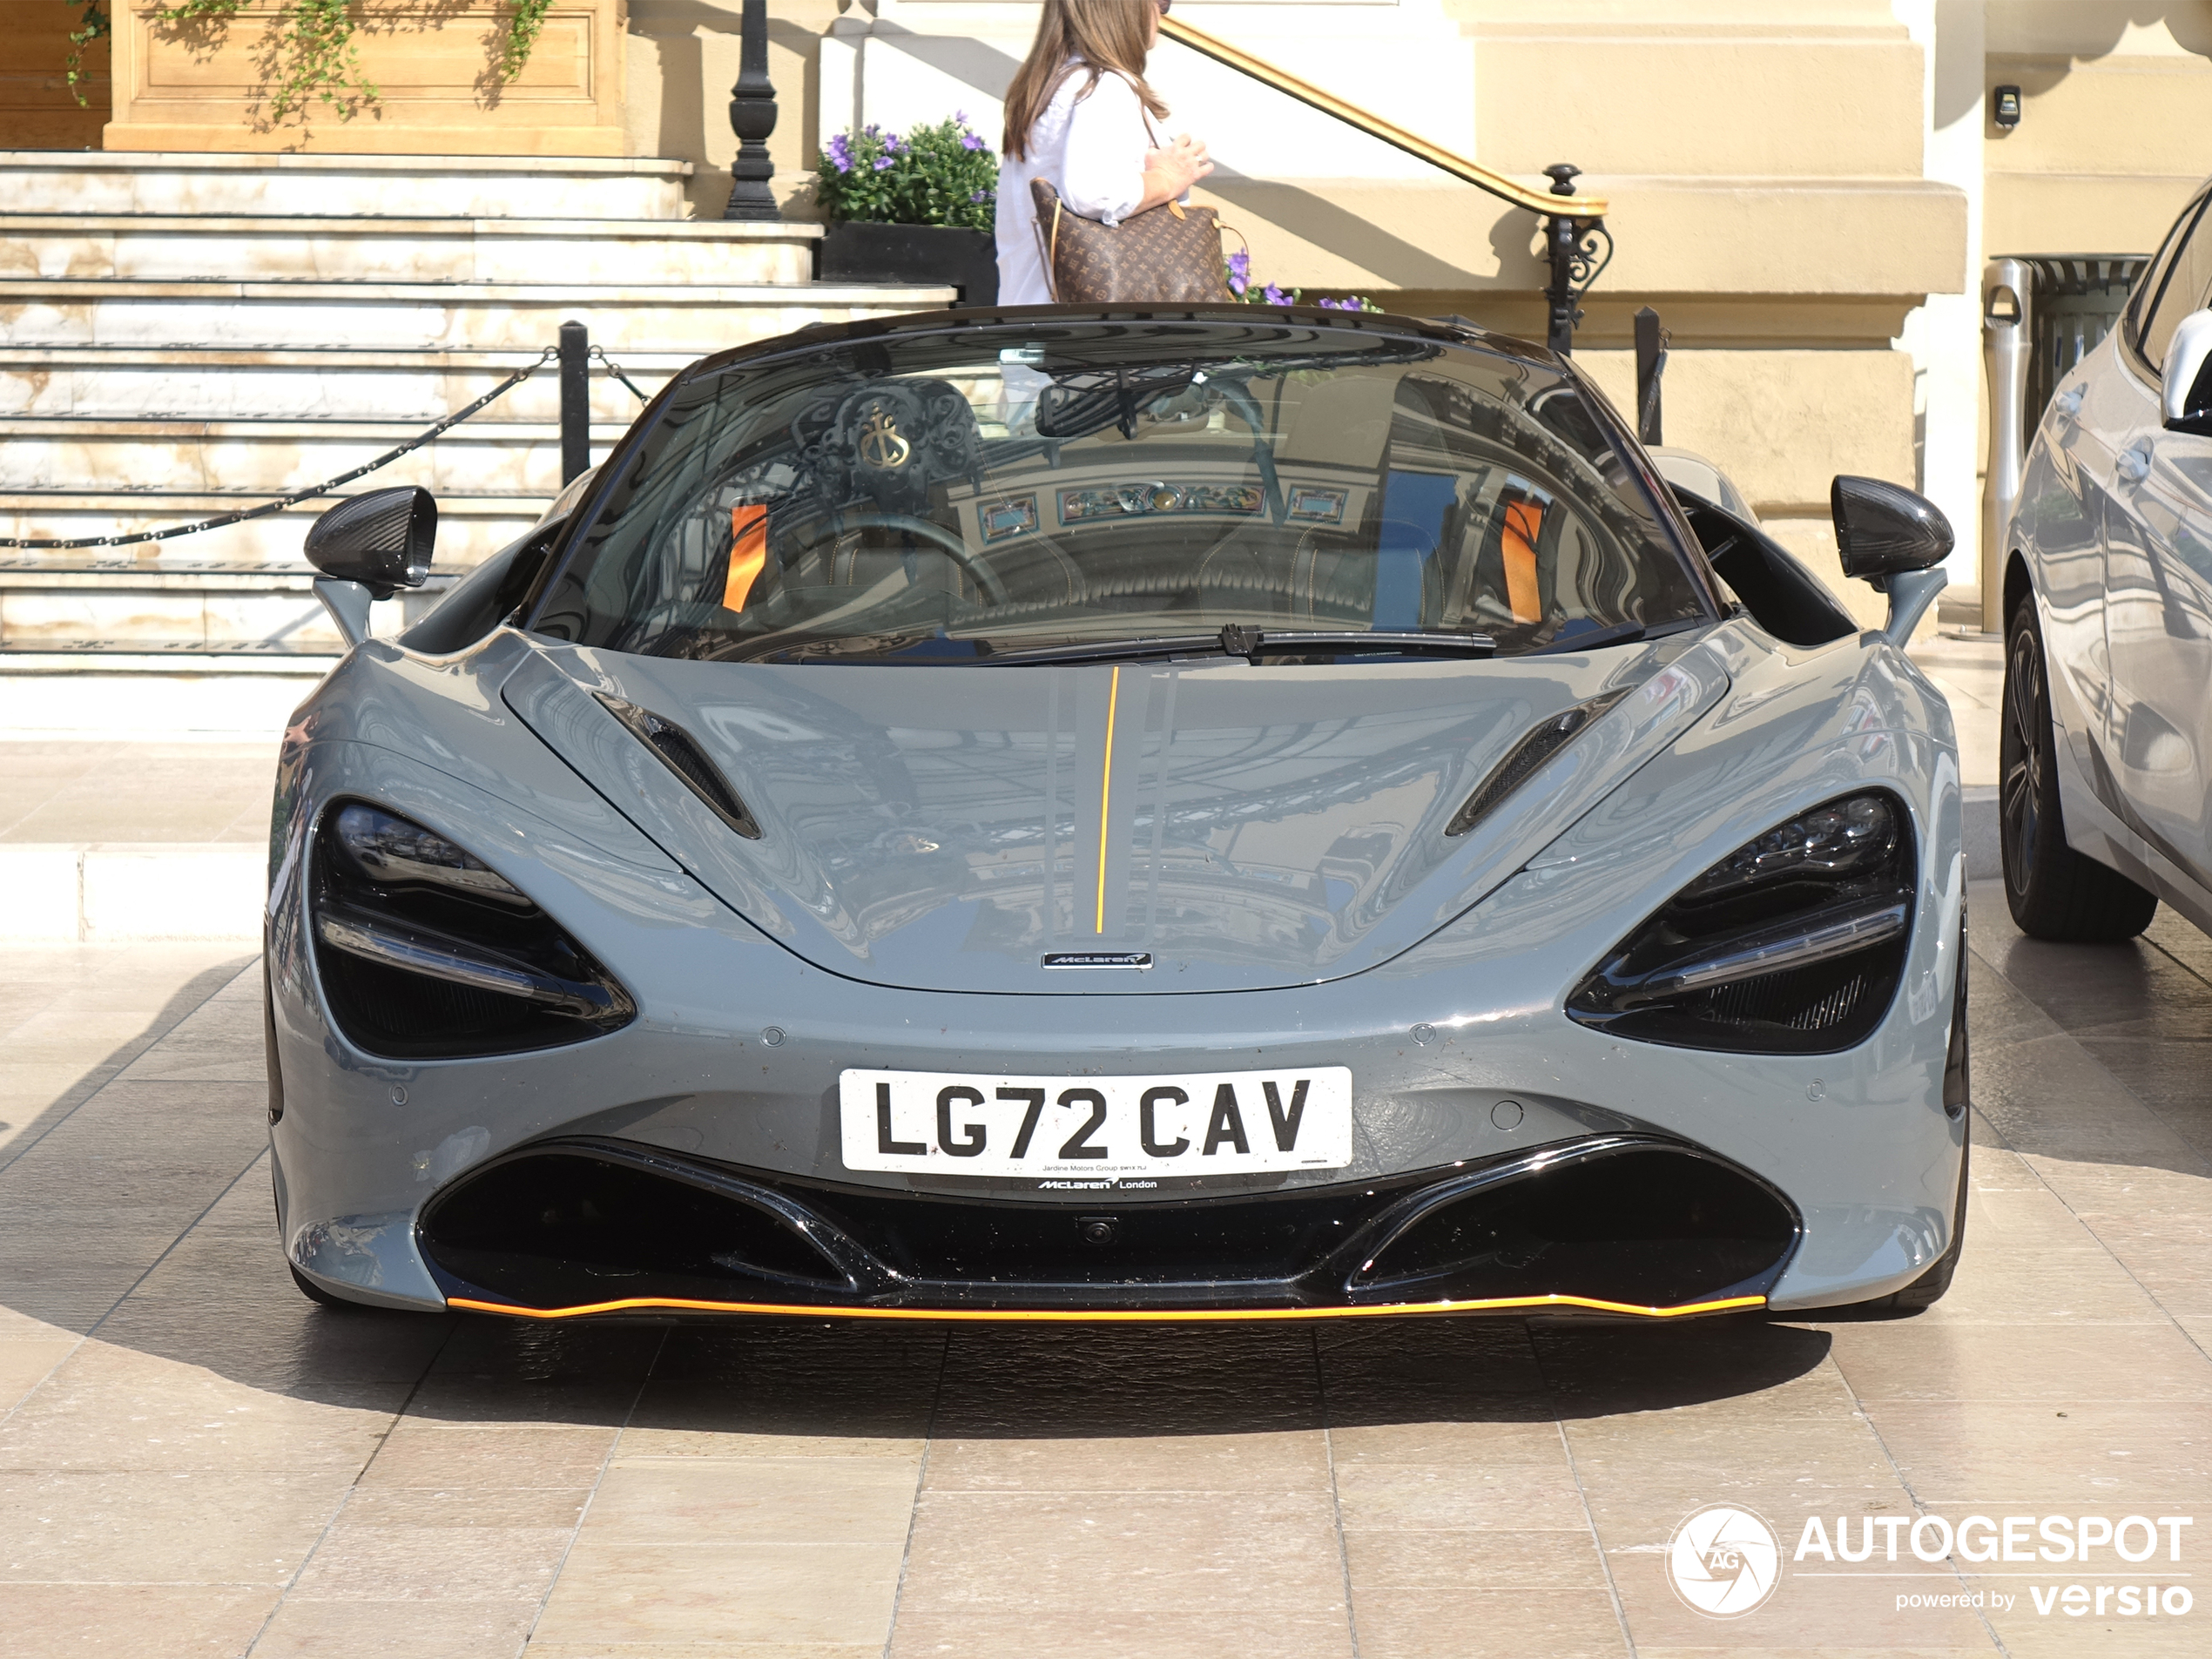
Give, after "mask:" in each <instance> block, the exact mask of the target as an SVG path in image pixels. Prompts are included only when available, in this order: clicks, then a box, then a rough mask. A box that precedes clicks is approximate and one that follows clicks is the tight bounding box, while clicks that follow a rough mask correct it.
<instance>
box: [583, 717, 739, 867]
mask: <svg viewBox="0 0 2212 1659" xmlns="http://www.w3.org/2000/svg"><path fill="white" fill-rule="evenodd" d="M596 695H597V697H598V699H599V701H600V702H601V703H602V704H603V705H605V708H606V711H607V712H608V713H610V714H611V715H613V716H614V717H615V718H616V719H617V720H619V721H621V722H622V723H623V725H624V726H626V727H627V728H628V729H629V731H630V733H631V736H633V737H635V738H637V741H638V742H640V743H642V744H644V745H645V746H646V747H647V748H648V749H651V751H652V752H653V753H654V754H655V755H657V756H658V757H659V759H660V762H661V764H662V765H664V766H666V767H667V768H668V769H669V770H670V771H671V772H674V773H675V774H676V775H677V777H678V779H681V780H682V781H683V785H684V787H685V788H686V789H688V790H690V791H691V792H692V793H693V794H694V795H697V796H698V798H699V799H700V800H702V801H704V802H705V804H706V807H707V810H708V811H709V812H711V813H713V814H714V815H715V816H716V817H717V818H718V819H721V820H722V821H723V822H724V823H725V824H727V825H728V826H730V827H731V828H732V829H733V830H735V831H737V833H738V834H740V835H742V836H744V837H745V839H746V840H750V841H757V840H759V839H760V824H759V820H758V819H755V818H754V817H753V815H752V810H751V809H750V808H748V807H747V806H745V802H744V800H743V799H740V798H739V797H738V792H737V791H736V790H734V789H732V788H731V787H730V780H729V779H726V778H725V777H724V776H723V775H722V773H721V772H720V770H719V769H718V767H717V766H716V765H715V764H714V763H713V762H712V761H711V760H709V759H707V758H706V751H705V750H704V749H702V748H700V747H699V745H698V739H697V738H693V737H692V736H691V733H690V732H686V731H685V730H684V728H683V727H682V726H680V725H677V724H676V722H675V721H673V720H670V719H664V718H662V717H661V716H659V715H658V714H655V713H654V712H653V711H651V709H641V708H639V707H638V706H637V705H636V704H635V703H625V702H624V701H623V700H622V699H621V698H618V697H609V696H608V695H607V694H606V693H605V692H604V691H600V692H597V693H596Z"/></svg>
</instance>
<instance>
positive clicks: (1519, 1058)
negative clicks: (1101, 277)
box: [266, 306, 1966, 1320]
mask: <svg viewBox="0 0 2212 1659" xmlns="http://www.w3.org/2000/svg"><path fill="white" fill-rule="evenodd" d="M1676 459H1679V458H1678V457H1677V458H1676ZM1669 472H1672V473H1673V475H1676V477H1677V478H1678V479H1679V478H1682V477H1685V476H1686V477H1689V479H1690V480H1691V481H1692V484H1694V483H1695V482H1696V480H1697V479H1699V478H1703V479H1705V480H1707V481H1712V480H1715V479H1716V477H1717V475H1716V474H1715V473H1713V471H1712V470H1711V469H1710V467H1708V468H1706V469H1704V470H1703V472H1700V471H1699V470H1698V469H1696V467H1695V466H1691V467H1689V468H1688V469H1687V470H1686V471H1685V470H1684V469H1683V468H1680V467H1676V468H1669V457H1668V456H1666V455H1662V456H1661V457H1660V458H1659V459H1658V460H1656V461H1655V460H1654V458H1653V457H1652V455H1649V454H1648V453H1647V452H1646V451H1645V450H1643V449H1642V448H1640V447H1639V446H1638V445H1637V443H1636V442H1635V438H1634V437H1633V435H1631V433H1630V432H1629V430H1628V429H1627V428H1625V427H1624V426H1623V424H1622V421H1621V420H1620V418H1619V417H1618V416H1617V415H1615V412H1614V411H1613V409H1612V408H1610V406H1609V405H1608V403H1607V402H1606V401H1605V400H1604V398H1603V397H1602V396H1601V395H1599V394H1598V393H1597V392H1596V391H1595V389H1594V388H1592V386H1591V385H1590V384H1589V382H1588V381H1586V380H1585V379H1584V378H1583V377H1582V376H1581V374H1579V373H1578V372H1577V371H1576V370H1575V368H1574V367H1573V366H1572V365H1571V364H1570V363H1568V362H1567V361H1563V360H1562V359H1561V358H1560V357H1558V356H1555V355H1554V354H1551V353H1550V352H1548V351H1546V350H1543V349H1541V347H1534V346H1531V345H1527V344H1525V343H1523V342H1521V341H1516V340H1513V339H1509V338H1507V337H1504V336H1501V335H1495V334H1486V333H1484V332H1482V331H1480V330H1478V329H1476V328H1474V327H1471V326H1466V325H1461V324H1458V323H1450V324H1447V323H1438V322H1426V321H1418V320H1412V319H1407V318H1399V317H1393V316H1387V315H1380V314H1339V313H1334V312H1328V311H1309V310H1305V309H1284V308H1269V307H1258V306H1251V307H1246V306H1224V307H1218V308H1211V309H1210V308H1203V307H1202V308H1199V309H1195V310H1187V309H1177V310H1150V311H1147V310H1129V309H1111V308H1109V309H1096V310H1077V309H1073V308H1068V307H1037V308H1034V309H1008V310H1002V311H995V312H991V311H985V312H964V313H958V314H934V315H922V316H914V317H907V318H902V319H898V320H877V321H868V322H860V323H852V324H844V325H835V326H817V327H812V328H809V329H806V330H803V331H801V332H800V333H799V334H791V335H786V336H784V337H782V338H779V339H776V340H771V341H764V342H760V343H758V344H755V345H752V346H748V347H744V348H742V349H739V350H736V351H732V352H729V353H725V354H722V355H719V356H716V357H711V358H708V359H706V360H705V361H700V362H698V363H697V364H695V365H694V366H692V367H691V368H689V369H686V370H685V371H684V372H683V373H681V374H678V375H677V376H676V377H675V378H674V380H673V381H671V383H670V384H669V385H668V386H667V387H666V388H665V389H664V390H663V391H662V392H661V393H660V395H658V397H657V398H655V399H654V400H653V401H652V403H651V406H650V407H649V408H647V409H646V410H645V412H644V414H643V415H641V416H640V417H639V418H638V420H637V424H636V425H635V426H634V427H633V428H631V431H630V432H629V433H628V435H626V436H624V438H623V439H622V440H621V442H619V443H617V445H616V446H615V447H614V448H613V450H612V451H611V453H610V455H609V456H608V458H607V459H606V461H605V462H604V463H603V464H602V465H600V466H599V467H598V468H597V469H595V470H594V471H592V472H590V473H589V474H586V475H584V476H583V477H582V478H580V479H578V480H577V482H576V483H575V484H573V485H572V486H570V488H569V489H567V490H566V491H565V492H563V495H562V496H560V498H559V499H558V500H557V501H556V502H555V503H554V505H553V507H552V509H551V510H550V512H548V514H547V515H546V516H545V517H544V519H543V521H542V522H541V523H538V524H537V525H536V527H534V528H533V529H530V530H529V533H528V534H526V535H525V536H523V537H522V538H521V539H519V540H518V541H516V543H514V544H513V545H512V546H510V547H509V548H507V549H505V550H502V551H501V552H500V553H498V554H496V556H493V557H492V558H490V559H489V561H488V562H486V563H482V565H480V566H479V567H478V568H476V569H475V570H473V571H471V572H469V574H468V575H467V576H466V577H463V578H462V579H461V580H460V581H459V582H457V583H455V585H454V586H453V587H452V588H451V589H450V590H448V592H447V593H446V595H445V596H444V597H442V599H441V600H440V601H439V603H438V604H436V605H435V608H433V609H431V610H428V613H427V614H426V615H424V616H422V617H421V618H420V619H419V620H417V621H415V623H414V624H412V625H411V626H409V627H408V629H407V630H406V631H404V632H401V633H400V634H398V635H396V636H395V637H369V636H368V628H367V625H366V618H367V617H368V608H369V601H370V599H371V597H388V596H389V595H391V594H393V593H394V592H396V591H398V590H401V589H403V588H407V587H409V586H411V585H412V586H419V585H420V584H421V582H422V581H423V579H424V575H425V572H426V571H427V570H428V565H429V558H430V551H431V544H432V542H433V539H434V537H435V526H436V517H437V513H436V508H435V502H432V500H431V498H430V497H429V496H428V495H427V494H426V493H424V492H422V491H420V490H412V489H386V490H378V491H374V492H372V493H370V494H368V495H364V496H355V497H354V498H352V499H350V500H348V501H347V502H342V503H341V504H340V505H339V506H337V507H335V508H334V509H332V510H331V511H330V512H329V513H327V514H326V515H325V516H324V517H323V518H322V519H321V520H320V521H319V522H318V523H317V524H316V526H315V527H314V530H313V531H312V532H311V534H310V537H309V542H308V555H309V556H310V558H311V559H312V560H313V561H314V563H315V565H316V566H317V568H318V569H319V570H320V571H321V572H322V573H323V574H322V577H321V578H320V581H319V583H318V587H319V590H320V591H321V593H322V594H323V595H324V597H325V601H326V603H327V604H328V605H329V607H330V609H331V610H332V612H333V614H334V616H336V617H338V618H339V621H340V624H341V628H343V629H344V630H345V631H347V635H348V637H349V638H350V639H351V641H352V644H351V649H350V650H349V651H348V652H347V655H346V656H345V658H343V659H342V660H341V662H340V664H338V666H337V667H336V668H335V669H334V671H332V672H331V673H330V675H329V676H328V678H327V679H325V680H324V682H323V683H322V684H321V685H320V687H319V688H318V689H317V690H316V691H314V694H313V695H312V696H311V697H310V698H308V699H307V702H306V703H305V704H304V705H302V706H301V708H300V710H299V711H298V713H297V714H296V715H295V717H294V718H293V724H292V726H291V729H290V731H289V732H288V733H287V741H286V745H285V748H284V752H283V756H282V760H281V764H280V775H279V779H278V787H277V807H276V813H275V823H274V828H273V837H272V846H271V854H272V858H271V872H270V888H269V901H268V911H267V917H266V924H267V952H266V963H267V987H268V990H267V1015H268V1018H267V1030H268V1055H269V1084H270V1088H269V1122H270V1136H271V1140H272V1142H273V1147H274V1165H275V1170H276V1198H277V1212H278V1217H279V1224H280V1233H281V1238H282V1247H283V1250H284V1251H285V1254H286V1257H287V1261H288V1262H289V1264H290V1265H291V1268H292V1270H293V1274H294V1277H295V1278H297V1280H298V1282H299V1284H300V1287H301V1289H302V1290H304V1291H306V1292H307V1294H308V1295H309V1296H311V1297H314V1298H316V1299H318V1300H320V1301H325V1302H332V1303H343V1304H361V1303H366V1304H372V1305H381V1306H385V1307H390V1308H415V1309H426V1310H430V1309H446V1308H455V1309H472V1310H478V1311H482V1312H493V1313H501V1314H507V1315H511V1316H516V1317H527V1318H586V1317H604V1316H614V1317H620V1316H624V1315H632V1316H635V1315H637V1314H640V1313H643V1314H647V1315H650V1316H652V1317H665V1316H667V1315H670V1314H671V1313H675V1314H690V1315H696V1316H698V1317H701V1318H713V1317H717V1316H725V1315H740V1316H747V1317H759V1316H764V1315H778V1314H781V1315H790V1316H802V1317H807V1318H816V1319H819V1318H824V1317H834V1318H933V1319H1068V1320H1101V1319H1141V1320H1245V1319H1302V1318H1356V1317H1365V1316H1375V1315H1410V1314H1433V1313H1444V1312H1458V1313H1486V1312H1504V1313H1513V1314H1524V1313H1527V1312H1532V1311H1539V1312H1584V1313H1588V1314H1591V1315H1594V1316H1600V1317H1606V1318H1654V1319H1660V1318H1679V1317H1683V1316H1688V1315H1696V1314H1708V1313H1725V1312H1741V1311H1756V1310H1760V1309H1768V1310H1774V1311H1777V1312H1784V1311H1791V1310H1810V1309H1837V1308H1842V1307H1847V1306H1848V1307H1855V1308H1866V1307H1869V1306H1880V1307H1886V1308H1890V1309H1911V1308H1913V1307H1917V1306H1920V1305H1925V1304H1926V1303H1928V1302H1931V1301H1932V1300H1933V1299H1934V1298H1936V1297H1937V1296H1939V1295H1940V1294H1941V1293H1942V1291H1943V1290H1944V1288H1945V1287H1946V1285H1947V1284H1948V1282H1949V1280H1950V1277H1951V1272H1952V1264H1953V1263H1954V1262H1955V1260H1956V1259H1957V1256H1958V1251H1959V1227H1960V1223H1961V1220H1962V1218H1963V1208H1962V1200H1963V1195H1964V1190H1965V1172H1966V1042H1965V1022H1964V1017H1963V1015H1964V1008H1963V1003H1964V991H1965V976H1964V945H1965V927H1966V914H1965V873H1964V864H1963V860H1962V858H1961V855H1960V849H1959V768H1958V759H1957V751H1956V746H1955V744H1954V741H1953V736H1952V722H1951V715H1950V711H1949V710H1948V708H1947V707H1946V704H1945V702H1944V699H1943V698H1942V697H1941V695H1940V694H1939V692H1938V691H1936V690H1935V689H1934V688H1933V687H1932V685H1930V683H1929V682H1928V681H1927V680H1926V679H1925V678H1923V676H1922V675H1921V674H1920V672H1919V671H1918V670H1917V669H1916V668H1915V667H1914V665H1913V664H1912V663H1911V662H1910V661H1908V660H1907V658H1906V657H1905V653H1904V651H1903V649H1902V647H1903V645H1904V644H1905V639H1906V638H1907V637H1908V636H1909V635H1910V633H1911V631H1912V626H1913V624H1914V623H1915V621H1916V620H1917V619H1918V618H1919V616H1920V615H1921V614H1922V612H1923V611H1924V610H1925V608H1926V606H1927V604H1928V602H1929V600H1930V599H1931V598H1932V597H1933V595H1934V592H1935V590H1936V589H1937V588H1938V587H1939V585H1940V584H1941V581H1942V577H1941V576H1940V574H1939V573H1938V572H1937V571H1935V570H1933V569H1932V566H1933V565H1934V564H1936V563H1937V562H1939V560H1940V559H1941V558H1942V557H1943V556H1944V554H1945V552H1946V550H1948V547H1949V545H1950V539H1951V537H1950V530H1949V528H1948V526H1947V525H1946V524H1945V523H1944V522H1943V520H1942V517H1941V515H1940V514H1939V513H1937V512H1936V511H1935V509H1933V508H1932V507H1931V506H1929V505H1928V503H1926V502H1924V501H1923V500H1921V499H1920V498H1919V496H1914V495H1912V494H1911V493H1910V492H1909V491H1905V490H1903V489H1898V488H1896V487H1894V486H1892V485H1889V484H1885V483H1882V482H1877V481H1873V480H1869V479H1858V478H1841V479H1838V481H1837V482H1836V486H1835V489H1834V494H1833V506H1834V510H1835V518H1836V528H1837V533H1838V538H1839V543H1840V548H1841V552H1842V557H1843V563H1844V570H1845V571H1846V572H1847V573H1849V574H1851V575H1853V576H1858V577H1865V578H1866V579H1868V580H1871V582H1873V583H1874V584H1875V585H1876V586H1877V587H1878V588H1879V589H1881V590H1883V591H1885V593H1886V594H1887V596H1888V601H1889V621H1888V624H1887V625H1886V626H1885V627H1883V628H1880V629H1871V630H1862V629H1860V628H1859V627H1858V626H1857V625H1855V624H1854V623H1853V621H1852V619H1851V616H1850V614H1849V613H1848V612H1847V611H1846V610H1844V608H1843V607H1842V606H1841V605H1840V604H1838V602H1837V600H1836V599H1835V598H1834V597H1833V596H1832V595H1831V592H1830V590H1828V589H1827V588H1826V587H1825V586H1824V584H1823V583H1821V582H1820V581H1819V580H1818V579H1817V577H1814V576H1813V575H1811V573H1810V572H1809V571H1808V570H1807V569H1806V568H1805V567H1804V566H1802V565H1800V564H1799V563H1797V561H1795V560H1794V559H1793V558H1792V557H1791V556H1790V555H1789V554H1788V553H1787V552H1786V551H1784V550H1783V549H1782V548H1781V547H1780V546H1779V545H1777V543H1775V542H1774V541H1772V540H1771V539H1770V538H1769V537H1768V536H1766V535H1765V534H1764V532H1763V531H1762V530H1761V529H1759V527H1758V526H1757V523H1754V522H1752V520H1751V518H1750V515H1749V512H1748V509H1745V508H1744V506H1743V500H1742V498H1741V496H1738V495H1737V494H1736V492H1735V490H1734V489H1733V487H1732V486H1726V487H1723V485H1721V484H1718V483H1711V484H1710V494H1701V493H1699V492H1698V490H1697V489H1695V488H1693V487H1689V486H1686V485H1683V484H1682V483H1680V482H1677V483H1676V484H1672V485H1670V484H1669V482H1667V477H1668V475H1669Z"/></svg>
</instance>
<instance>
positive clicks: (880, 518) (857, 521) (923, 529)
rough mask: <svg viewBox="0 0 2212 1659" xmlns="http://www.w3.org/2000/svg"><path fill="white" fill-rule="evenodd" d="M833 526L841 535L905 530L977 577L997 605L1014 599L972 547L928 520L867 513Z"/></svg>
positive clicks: (855, 514) (840, 517)
mask: <svg viewBox="0 0 2212 1659" xmlns="http://www.w3.org/2000/svg"><path fill="white" fill-rule="evenodd" d="M830 522H831V526H832V528H833V529H836V530H838V531H840V532H843V531H845V530H848V529H864V530H866V529H884V530H905V531H906V532H907V534H909V535H912V536H920V537H921V539H922V540H923V541H925V542H930V543H934V544H935V545H936V547H937V548H938V550H940V551H941V552H942V553H943V554H944V555H945V556H946V557H947V558H948V559H950V560H951V561H952V562H953V563H954V564H957V565H958V566H960V568H961V570H965V571H967V572H968V575H969V576H970V577H974V581H975V585H976V587H977V588H978V589H980V590H981V591H982V592H984V593H985V594H986V595H988V597H989V598H990V601H991V603H992V604H1001V605H1002V604H1007V603H1008V602H1009V601H1010V600H1011V599H1012V597H1013V596H1012V595H1011V594H1009V593H1008V592H1007V590H1006V584H1005V583H1002V582H1001V581H1000V580H999V579H998V577H997V575H996V574H995V573H994V572H993V571H992V570H991V569H990V567H989V566H988V565H986V564H984V563H981V561H980V560H978V559H977V558H976V556H975V555H974V553H972V552H970V551H969V550H968V543H965V542H963V541H961V539H960V537H959V536H955V535H954V534H953V533H952V532H951V531H950V530H948V529H946V528H945V527H944V526H943V525H942V524H937V523H931V522H930V521H929V520H928V519H926V518H916V517H914V516H913V515H912V514H910V513H873V512H865V511H863V512H852V513H840V514H838V515H837V516H835V517H834V518H833V519H832V520H831V521H830Z"/></svg>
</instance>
